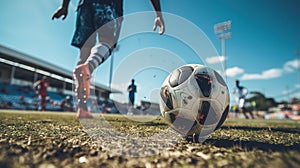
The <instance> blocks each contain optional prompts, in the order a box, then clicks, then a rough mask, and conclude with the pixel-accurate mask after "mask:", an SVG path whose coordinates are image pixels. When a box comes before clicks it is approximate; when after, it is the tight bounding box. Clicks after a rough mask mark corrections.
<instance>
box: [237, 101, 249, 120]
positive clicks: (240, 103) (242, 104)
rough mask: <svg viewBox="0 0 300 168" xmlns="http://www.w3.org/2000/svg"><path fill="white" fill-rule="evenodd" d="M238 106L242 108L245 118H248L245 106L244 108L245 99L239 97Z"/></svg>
mask: <svg viewBox="0 0 300 168" xmlns="http://www.w3.org/2000/svg"><path fill="white" fill-rule="evenodd" d="M239 108H240V109H241V110H242V113H243V114H244V116H245V118H246V119H248V118H249V117H248V115H247V114H246V108H245V99H243V98H241V99H240V100H239Z"/></svg>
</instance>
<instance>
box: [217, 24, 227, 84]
mask: <svg viewBox="0 0 300 168" xmlns="http://www.w3.org/2000/svg"><path fill="white" fill-rule="evenodd" d="M230 29H231V20H228V21H226V22H222V23H218V24H215V25H214V30H215V34H217V35H218V39H219V40H221V45H222V46H221V47H222V48H221V49H222V56H223V57H224V69H225V74H224V75H225V80H226V81H227V74H226V70H227V65H226V45H225V40H226V39H229V38H231V32H227V31H228V30H230Z"/></svg>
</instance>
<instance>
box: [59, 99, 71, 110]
mask: <svg viewBox="0 0 300 168" xmlns="http://www.w3.org/2000/svg"><path fill="white" fill-rule="evenodd" d="M60 109H61V111H73V104H72V103H71V99H70V96H66V98H65V99H63V100H62V101H61V102H60Z"/></svg>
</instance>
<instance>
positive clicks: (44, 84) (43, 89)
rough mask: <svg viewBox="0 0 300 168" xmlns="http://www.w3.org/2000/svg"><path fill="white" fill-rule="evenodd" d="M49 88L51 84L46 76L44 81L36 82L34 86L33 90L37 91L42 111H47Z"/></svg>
mask: <svg viewBox="0 0 300 168" xmlns="http://www.w3.org/2000/svg"><path fill="white" fill-rule="evenodd" d="M48 87H49V82H48V79H47V77H46V76H43V78H42V79H40V80H38V81H36V82H35V83H34V84H33V88H34V89H35V90H36V91H37V94H38V97H39V103H40V104H39V108H38V110H40V111H45V110H46V104H47V100H46V97H47V88H48Z"/></svg>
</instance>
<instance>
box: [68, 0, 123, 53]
mask: <svg viewBox="0 0 300 168" xmlns="http://www.w3.org/2000/svg"><path fill="white" fill-rule="evenodd" d="M77 12H78V13H77V19H76V29H75V33H74V36H73V39H72V43H71V44H72V45H73V46H75V47H78V48H82V46H83V45H84V44H85V43H86V41H87V40H89V41H91V42H92V43H94V44H95V42H96V34H97V33H98V38H99V41H101V36H103V38H105V39H114V40H115V43H116V42H117V38H118V36H119V31H120V28H121V19H117V18H118V16H119V14H118V12H119V11H117V7H116V5H115V4H114V3H113V2H112V3H110V4H103V3H99V2H93V3H83V4H82V5H80V6H79V7H78V9H77ZM100 27H101V29H99V28H100ZM103 27H104V29H103ZM104 42H105V41H104Z"/></svg>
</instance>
